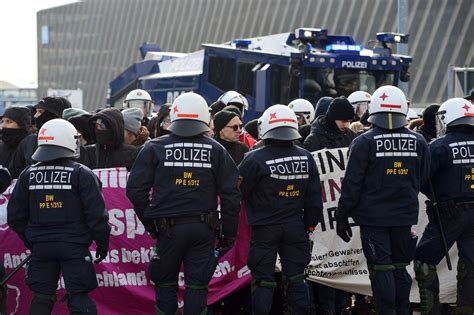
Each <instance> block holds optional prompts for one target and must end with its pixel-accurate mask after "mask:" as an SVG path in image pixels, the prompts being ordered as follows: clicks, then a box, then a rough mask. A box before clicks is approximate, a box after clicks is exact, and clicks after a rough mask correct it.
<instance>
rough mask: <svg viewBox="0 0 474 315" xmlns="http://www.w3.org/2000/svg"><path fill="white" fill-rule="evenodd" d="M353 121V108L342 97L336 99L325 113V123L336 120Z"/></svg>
mask: <svg viewBox="0 0 474 315" xmlns="http://www.w3.org/2000/svg"><path fill="white" fill-rule="evenodd" d="M353 119H354V107H352V105H351V103H350V102H349V101H348V100H347V98H345V97H344V96H340V97H336V98H335V99H333V100H332V101H331V103H330V104H329V108H328V111H327V112H326V120H327V121H331V122H333V121H336V120H353Z"/></svg>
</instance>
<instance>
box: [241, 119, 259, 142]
mask: <svg viewBox="0 0 474 315" xmlns="http://www.w3.org/2000/svg"><path fill="white" fill-rule="evenodd" d="M244 128H245V130H246V131H247V132H248V133H249V134H250V135H251V136H252V138H254V139H255V140H258V119H252V120H251V121H249V122H248V123H246V124H245V126H244Z"/></svg>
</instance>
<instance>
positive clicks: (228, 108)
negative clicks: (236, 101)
mask: <svg viewBox="0 0 474 315" xmlns="http://www.w3.org/2000/svg"><path fill="white" fill-rule="evenodd" d="M223 110H226V111H228V112H233V113H236V114H237V115H239V117H240V118H242V112H241V111H240V109H239V108H238V107H237V106H235V105H227V106H226V107H224V109H223Z"/></svg>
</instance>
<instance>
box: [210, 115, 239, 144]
mask: <svg viewBox="0 0 474 315" xmlns="http://www.w3.org/2000/svg"><path fill="white" fill-rule="evenodd" d="M234 117H239V115H237V114H236V113H234V112H229V111H226V110H221V111H220V112H218V113H217V114H216V116H214V133H215V136H216V137H217V138H219V132H220V131H221V130H222V129H224V127H225V126H226V125H227V124H228V123H229V121H231V120H232V119H233V118H234Z"/></svg>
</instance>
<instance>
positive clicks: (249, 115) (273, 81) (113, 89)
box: [109, 28, 412, 120]
mask: <svg viewBox="0 0 474 315" xmlns="http://www.w3.org/2000/svg"><path fill="white" fill-rule="evenodd" d="M407 42H408V35H404V34H398V33H378V34H377V36H376V40H373V41H369V43H368V47H367V48H365V47H363V46H362V45H360V44H358V43H356V41H355V40H354V39H353V38H352V37H351V36H349V35H329V34H328V31H327V30H326V29H314V28H298V29H296V31H295V32H294V33H282V34H276V35H269V36H262V37H256V38H249V39H236V40H232V41H229V42H226V43H223V44H203V45H202V46H203V49H202V50H199V51H196V52H193V53H189V54H179V53H167V52H161V51H159V47H158V46H157V45H150V44H144V45H143V46H142V47H141V48H140V49H141V51H142V56H144V60H142V61H139V62H137V63H135V64H133V65H132V66H130V67H129V68H128V69H126V70H125V71H124V72H122V73H121V74H120V75H119V76H118V77H117V78H115V79H114V80H113V81H112V82H111V83H110V91H109V104H110V105H111V106H115V107H121V106H122V102H123V99H124V98H125V96H126V95H127V93H128V92H130V91H131V90H133V89H136V88H141V89H144V90H146V91H148V92H149V93H150V95H151V97H152V98H153V100H154V102H155V105H156V106H159V105H162V104H164V103H171V102H173V100H174V99H175V98H176V97H177V96H178V95H180V94H181V93H184V92H190V91H193V92H196V93H198V94H200V95H202V96H203V97H204V98H205V99H206V101H207V102H208V103H209V104H211V103H212V102H214V101H216V100H217V98H218V97H219V96H220V95H222V94H223V93H224V92H225V91H228V90H235V91H238V92H240V93H241V94H243V95H245V96H246V97H247V99H248V101H249V110H248V112H246V114H245V119H246V120H250V119H253V118H256V117H259V116H260V115H261V113H262V112H263V111H264V110H265V109H266V108H267V107H269V106H271V105H274V104H288V103H289V102H290V101H291V100H293V99H295V98H305V99H308V100H309V101H311V102H313V103H315V102H317V100H318V99H319V98H321V97H323V96H332V97H336V96H341V95H344V96H349V94H351V93H352V92H354V91H357V90H364V91H367V92H369V93H372V92H373V91H375V90H376V89H377V88H378V87H380V86H382V85H386V84H391V85H398V83H399V82H400V81H408V80H409V66H410V63H411V61H412V58H411V57H409V56H404V55H397V54H393V53H392V48H391V47H390V44H394V43H407Z"/></svg>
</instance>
